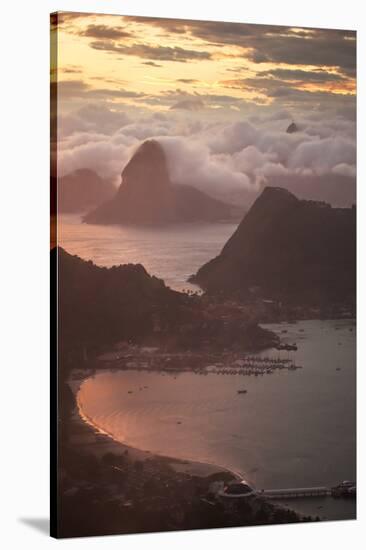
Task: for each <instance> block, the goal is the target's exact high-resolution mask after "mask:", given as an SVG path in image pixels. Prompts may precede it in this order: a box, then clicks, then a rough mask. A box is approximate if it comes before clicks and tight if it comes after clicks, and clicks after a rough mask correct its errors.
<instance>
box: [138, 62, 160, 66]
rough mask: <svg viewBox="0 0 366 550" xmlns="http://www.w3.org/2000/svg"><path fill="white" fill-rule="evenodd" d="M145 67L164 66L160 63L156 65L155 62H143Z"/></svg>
mask: <svg viewBox="0 0 366 550" xmlns="http://www.w3.org/2000/svg"><path fill="white" fill-rule="evenodd" d="M142 64H143V65H148V66H149V67H162V66H163V65H159V63H155V62H154V61H143V62H142Z"/></svg>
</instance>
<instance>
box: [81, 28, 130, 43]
mask: <svg viewBox="0 0 366 550" xmlns="http://www.w3.org/2000/svg"><path fill="white" fill-rule="evenodd" d="M79 35H80V36H88V37H90V38H96V39H97V40H118V39H121V38H128V37H131V33H130V32H128V31H126V30H125V29H124V28H122V27H109V26H107V25H88V26H87V28H86V29H84V30H82V31H81V32H80V33H79Z"/></svg>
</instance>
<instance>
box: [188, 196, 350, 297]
mask: <svg viewBox="0 0 366 550" xmlns="http://www.w3.org/2000/svg"><path fill="white" fill-rule="evenodd" d="M191 281H192V282H193V283H196V284H198V285H199V286H201V287H202V288H203V289H205V290H206V291H208V292H209V293H219V294H220V293H221V294H227V295H232V296H234V295H242V296H247V297H248V296H250V295H256V296H258V295H259V296H262V297H263V298H268V299H270V298H272V299H277V300H284V301H286V302H293V303H298V304H301V303H302V304H306V303H313V304H318V305H319V304H322V303H330V302H333V303H334V302H335V303H339V302H348V303H353V302H354V296H355V291H356V209H355V207H352V208H332V207H331V206H330V205H329V204H326V203H322V202H315V201H307V200H300V199H298V198H297V197H296V196H294V195H293V194H292V193H290V192H289V191H287V190H285V189H283V188H279V187H266V188H265V189H264V191H263V192H262V194H261V195H260V196H259V197H258V198H257V200H256V201H255V203H254V204H253V206H252V207H251V208H250V210H249V211H248V213H247V214H246V215H245V216H244V219H243V220H242V222H241V223H240V224H239V226H238V228H237V230H236V231H235V233H234V234H233V235H232V236H231V238H230V239H229V240H228V242H227V243H226V244H225V246H224V248H223V249H222V251H221V253H220V254H219V255H218V256H217V257H216V258H214V259H212V260H211V261H209V262H208V263H206V264H205V265H203V266H202V267H201V268H200V269H199V270H198V272H197V273H196V274H195V275H193V276H192V277H191Z"/></svg>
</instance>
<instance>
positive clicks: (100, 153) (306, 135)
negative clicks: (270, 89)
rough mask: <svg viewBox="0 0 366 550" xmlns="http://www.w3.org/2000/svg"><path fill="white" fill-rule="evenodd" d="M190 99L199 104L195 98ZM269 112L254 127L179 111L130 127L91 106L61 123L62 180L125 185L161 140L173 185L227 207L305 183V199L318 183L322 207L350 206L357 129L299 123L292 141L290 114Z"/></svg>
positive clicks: (342, 123) (118, 114)
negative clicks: (272, 187)
mask: <svg viewBox="0 0 366 550" xmlns="http://www.w3.org/2000/svg"><path fill="white" fill-rule="evenodd" d="M184 97H185V98H186V99H187V100H189V101H191V100H192V97H190V96H189V94H188V98H187V97H186V96H185V95H184V94H183V96H182V98H184ZM193 97H194V96H193ZM182 98H181V99H182ZM197 99H198V100H199V101H201V98H200V96H198V98H197ZM182 100H183V99H182ZM263 112H264V113H265V114H262V115H260V114H259V113H258V112H257V114H256V117H252V118H253V120H252V121H250V120H249V119H244V120H241V121H235V122H228V121H227V119H225V121H222V120H220V119H217V118H215V117H213V118H212V119H211V118H210V119H209V120H208V119H207V118H205V119H201V118H200V111H197V113H192V115H191V116H190V117H187V116H185V115H184V114H183V112H180V109H178V110H172V111H169V112H168V113H155V114H152V115H146V114H140V116H139V117H137V118H134V120H131V119H130V117H129V116H128V113H124V112H123V111H118V110H113V109H111V108H107V107H104V108H101V107H96V106H95V105H94V104H92V105H85V106H84V107H83V108H81V109H79V110H77V111H75V112H74V113H69V114H68V115H64V116H63V117H61V119H60V124H59V127H60V138H59V143H58V150H59V154H58V160H59V169H60V173H62V174H64V173H68V172H69V171H72V170H74V169H76V168H91V169H93V170H95V171H96V172H97V173H99V174H100V175H101V176H105V177H113V178H114V179H115V182H116V183H119V182H120V174H121V171H122V170H123V168H124V166H125V164H126V163H127V162H128V160H129V159H130V157H131V155H132V154H133V152H134V150H135V149H136V148H137V147H138V146H139V145H140V144H141V143H142V142H143V141H144V140H145V139H149V138H155V139H157V140H158V141H159V142H160V143H161V144H162V146H163V147H164V150H165V152H166V155H167V160H168V164H169V171H170V174H171V177H172V180H173V181H174V182H176V183H179V184H183V183H186V184H190V185H193V186H195V187H197V188H200V189H202V190H204V191H206V192H208V193H210V194H212V195H214V196H217V197H221V198H222V199H224V200H229V201H230V200H234V197H235V200H237V201H242V202H243V204H244V203H246V204H247V205H248V204H249V203H250V202H252V200H253V198H254V197H255V196H256V193H258V192H259V190H260V189H261V188H262V186H263V185H266V184H269V183H271V182H273V181H275V182H276V185H281V181H283V182H284V185H286V187H287V188H289V189H290V190H291V189H292V185H293V190H294V191H295V192H296V189H297V187H299V185H300V184H299V183H297V182H301V186H300V187H301V190H302V191H301V193H302V195H304V196H307V198H311V196H312V194H314V192H315V191H316V181H318V180H319V182H320V181H322V182H323V183H322V185H321V188H319V189H320V191H319V194H318V195H319V196H320V197H322V199H323V200H327V197H329V200H331V199H333V198H334V197H336V200H337V204H342V201H343V202H344V203H346V204H349V202H350V200H351V198H352V197H353V196H354V185H355V174H356V139H355V128H356V126H355V122H354V121H352V120H347V119H345V118H342V117H338V118H334V117H333V116H332V117H330V118H325V117H323V118H322V119H319V116H311V115H310V114H309V115H308V117H307V118H303V119H299V120H297V121H296V122H297V124H298V126H299V128H300V131H299V132H297V133H295V134H287V133H286V127H287V125H288V124H289V122H290V120H289V117H288V113H287V112H286V111H283V110H280V111H278V112H273V113H271V112H267V111H263ZM213 114H215V111H213ZM196 117H197V118H196ZM299 178H301V179H299ZM322 178H323V179H322ZM324 178H328V179H327V180H326V181H327V183H326V185H325V184H324V181H325V179H324ZM332 178H333V179H334V180H335V181H337V182H338V183H337V192H335V191H334V192H333V191H332V188H331V183H329V182H331V181H332ZM340 178H341V179H340ZM342 178H343V179H342ZM306 181H309V194H308V195H307V194H306V192H305V191H304V189H305V188H306ZM340 181H341V184H340V183H339V182H340ZM291 182H293V184H292V183H291ZM345 182H348V183H347V184H346V183H345ZM327 189H328V191H327ZM314 190H315V191H314ZM327 193H328V194H327ZM315 194H316V193H315ZM318 195H317V196H318Z"/></svg>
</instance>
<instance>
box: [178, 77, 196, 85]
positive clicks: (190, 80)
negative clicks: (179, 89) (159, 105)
mask: <svg viewBox="0 0 366 550" xmlns="http://www.w3.org/2000/svg"><path fill="white" fill-rule="evenodd" d="M177 82H182V83H183V84H195V83H196V82H199V80H197V79H196V78H177Z"/></svg>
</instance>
